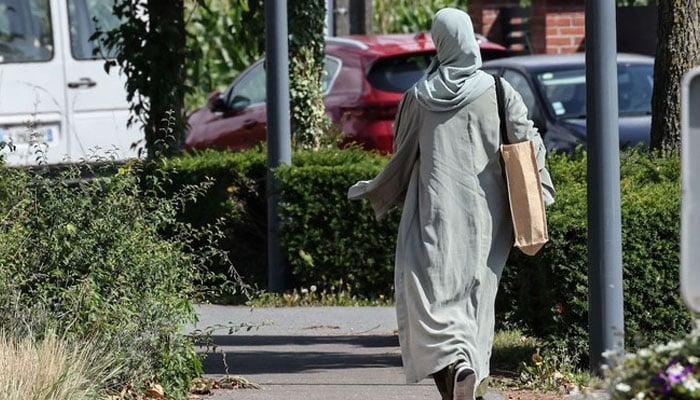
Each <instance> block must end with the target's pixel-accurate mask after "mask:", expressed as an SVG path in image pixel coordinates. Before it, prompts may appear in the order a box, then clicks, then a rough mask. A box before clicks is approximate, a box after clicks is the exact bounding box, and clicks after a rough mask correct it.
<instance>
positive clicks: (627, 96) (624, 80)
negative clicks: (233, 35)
mask: <svg viewBox="0 0 700 400" xmlns="http://www.w3.org/2000/svg"><path fill="white" fill-rule="evenodd" d="M483 70H484V71H486V72H490V73H492V74H496V75H500V76H502V77H503V78H505V79H506V80H507V81H508V82H509V83H510V84H511V85H513V87H514V88H515V89H516V90H517V91H518V92H519V93H520V94H521V95H522V97H523V100H524V101H525V104H526V105H527V107H528V111H529V117H530V119H532V120H533V121H534V122H535V125H536V126H537V128H538V129H539V131H540V133H541V134H542V137H543V139H544V142H545V145H546V146H547V149H548V150H549V151H565V152H571V151H572V150H573V149H574V148H576V147H577V146H579V145H585V142H586V70H585V54H584V53H575V54H560V55H529V56H515V57H509V58H504V59H500V60H494V61H489V62H485V63H484V65H483ZM617 80H618V104H619V132H620V147H628V146H637V145H644V146H647V147H648V146H649V140H650V131H651V94H652V88H653V84H654V59H653V58H652V57H648V56H642V55H634V54H618V57H617Z"/></svg>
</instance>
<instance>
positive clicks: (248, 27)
mask: <svg viewBox="0 0 700 400" xmlns="http://www.w3.org/2000/svg"><path fill="white" fill-rule="evenodd" d="M263 14H264V13H263V3H262V0H186V1H185V26H186V29H187V59H186V66H187V89H188V93H187V97H186V101H185V104H186V106H187V108H188V109H191V108H194V107H196V106H201V105H202V104H204V103H205V102H206V98H207V95H208V94H210V93H211V92H214V91H217V90H223V89H224V88H225V87H226V86H227V85H228V84H230V83H231V81H232V80H233V78H235V77H236V76H237V75H238V74H239V73H240V72H241V71H243V70H244V69H245V68H246V67H248V66H249V65H250V64H252V63H253V61H255V60H256V59H258V58H259V57H260V56H261V54H262V51H263V50H264V48H265V40H264V39H265V35H264V34H263V32H264V31H265V17H264V15H263Z"/></svg>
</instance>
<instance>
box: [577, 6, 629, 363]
mask: <svg viewBox="0 0 700 400" xmlns="http://www.w3.org/2000/svg"><path fill="white" fill-rule="evenodd" d="M615 12H616V10H615V2H614V1H610V0H587V1H586V98H587V100H586V110H587V112H586V114H587V116H586V118H587V122H586V136H587V146H588V277H589V278H588V279H589V286H590V298H589V317H588V318H589V319H588V323H589V333H590V341H591V342H590V358H591V360H590V367H591V371H592V372H595V373H598V374H600V373H601V372H602V371H601V366H602V364H605V363H607V361H608V360H606V359H605V357H603V352H604V351H609V350H610V351H615V352H622V351H624V314H623V294H622V231H621V226H622V223H621V216H620V150H619V148H620V147H619V146H620V145H619V142H620V140H619V131H618V121H617V118H618V103H617V62H616V59H617V51H616V48H615V47H616V43H617V40H616V22H615Z"/></svg>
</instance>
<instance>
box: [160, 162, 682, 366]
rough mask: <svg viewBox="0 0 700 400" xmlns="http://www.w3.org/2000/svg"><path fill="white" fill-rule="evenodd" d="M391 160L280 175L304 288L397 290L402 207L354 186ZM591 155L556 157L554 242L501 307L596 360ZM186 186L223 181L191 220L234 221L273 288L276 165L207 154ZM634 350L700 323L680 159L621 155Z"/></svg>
mask: <svg viewBox="0 0 700 400" xmlns="http://www.w3.org/2000/svg"><path fill="white" fill-rule="evenodd" d="M385 161H386V158H385V157H381V156H378V155H375V154H371V153H366V152H362V151H359V150H343V151H341V150H324V151H319V152H311V153H310V152H301V153H296V154H295V155H294V158H293V167H284V168H281V169H279V170H278V171H277V174H278V176H279V178H280V180H281V185H282V192H281V193H282V211H281V217H282V221H283V231H282V241H283V246H284V249H285V251H286V254H287V258H288V262H289V265H290V266H291V268H292V270H293V273H294V279H295V282H294V284H295V286H296V287H298V288H299V287H306V288H308V287H310V286H311V285H315V286H317V287H318V288H319V289H329V290H330V289H331V288H336V289H337V288H343V289H345V290H348V289H349V290H351V291H352V292H353V294H355V295H358V296H364V297H368V298H378V297H379V296H380V295H387V294H391V293H392V291H393V259H394V249H395V237H396V232H397V229H398V221H399V217H400V213H399V210H398V209H396V210H394V211H392V212H391V213H390V215H389V216H388V217H387V218H386V219H385V220H382V221H381V222H376V221H375V220H374V215H373V213H372V211H371V208H370V207H369V204H368V202H366V201H363V202H356V201H348V200H347V199H346V193H347V189H348V187H349V186H350V185H351V184H352V183H354V182H355V181H357V180H360V179H369V178H371V177H373V176H374V175H375V174H376V172H377V171H379V169H380V168H381V167H382V165H383V164H384V162H385ZM586 161H587V160H586V157H585V154H580V155H577V156H575V157H573V158H571V159H570V158H567V157H564V156H552V157H550V158H549V161H548V162H549V167H550V171H551V173H552V176H553V180H554V183H555V186H556V188H557V192H558V196H557V200H556V202H555V204H554V205H553V206H551V207H550V208H549V210H548V219H549V228H550V235H551V241H550V243H548V244H547V245H546V246H545V247H544V249H543V250H542V251H541V252H540V253H539V254H538V255H537V256H535V257H528V256H524V255H522V254H521V253H519V252H518V251H516V250H514V251H513V252H512V253H511V257H510V258H509V260H508V265H507V268H506V270H505V272H504V275H503V278H502V282H501V287H500V291H499V296H498V299H497V313H498V316H499V318H498V320H499V324H500V325H501V326H505V327H507V326H518V327H521V328H525V329H526V330H527V331H528V332H530V333H532V334H535V335H537V336H539V337H544V338H549V339H550V340H552V341H554V342H557V341H558V342H560V343H561V344H562V345H565V346H567V347H568V348H570V349H571V350H574V351H575V352H576V353H577V354H580V355H582V356H583V357H584V359H585V355H586V353H587V351H588V345H587V343H588V312H587V310H588V277H587V274H588V256H587V212H586V208H587V203H586ZM168 168H169V171H170V172H169V173H167V174H168V175H170V176H171V177H172V180H173V182H174V187H176V186H177V185H178V184H179V183H181V182H188V183H193V182H197V181H199V180H201V179H203V177H205V176H210V177H213V178H214V180H215V185H214V186H213V187H212V188H211V190H210V194H209V202H207V203H204V204H199V205H197V206H196V207H191V208H190V209H189V211H188V215H189V218H190V220H193V219H196V218H194V217H193V216H194V215H197V216H198V217H197V218H201V219H202V221H207V220H212V219H215V218H218V217H224V218H226V219H227V224H226V225H227V226H229V227H230V229H229V230H228V231H227V232H228V234H229V237H228V239H227V240H226V244H225V246H226V249H227V250H229V251H230V255H231V258H232V260H233V264H234V265H235V266H237V267H238V268H239V270H242V271H244V275H246V276H249V277H257V279H258V280H257V282H258V283H261V286H262V287H264V286H265V285H264V282H265V281H264V276H265V263H264V261H265V254H266V247H265V226H266V221H265V219H266V214H265V212H264V210H265V201H264V199H265V195H264V187H265V185H264V174H265V172H264V171H265V168H266V167H265V155H264V154H263V153H261V152H260V151H249V152H244V153H235V154H234V153H219V152H206V153H202V154H197V155H190V156H186V157H183V158H181V159H177V160H172V162H170V163H169V166H168ZM621 175H622V180H621V192H622V204H621V205H622V210H621V211H622V223H623V232H622V234H623V264H624V285H625V287H624V289H625V322H626V338H625V339H626V344H627V345H628V346H629V347H631V348H635V347H638V346H642V345H646V344H648V343H651V342H656V341H662V340H664V339H667V338H670V337H672V336H674V335H676V334H677V333H678V332H686V331H687V330H688V329H689V326H690V319H691V316H690V314H689V312H688V311H687V310H686V307H685V306H684V305H683V303H682V301H681V299H680V296H679V279H678V278H679V274H678V267H679V258H678V255H679V224H680V223H679V211H680V179H679V177H680V167H679V160H678V158H677V157H671V158H662V157H658V156H655V155H649V154H645V153H638V152H634V151H631V152H627V153H623V155H622V157H621Z"/></svg>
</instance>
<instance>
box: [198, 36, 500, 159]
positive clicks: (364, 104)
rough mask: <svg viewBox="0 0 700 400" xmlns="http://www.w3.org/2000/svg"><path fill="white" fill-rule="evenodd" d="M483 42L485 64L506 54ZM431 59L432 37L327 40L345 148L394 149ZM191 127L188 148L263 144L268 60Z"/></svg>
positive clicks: (326, 82) (214, 99) (330, 93)
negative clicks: (400, 122)
mask: <svg viewBox="0 0 700 400" xmlns="http://www.w3.org/2000/svg"><path fill="white" fill-rule="evenodd" d="M478 39H479V44H480V48H481V51H482V57H483V58H484V59H485V60H488V59H495V58H499V57H505V56H507V55H508V53H507V50H506V49H505V48H504V47H503V46H501V45H498V44H496V43H493V42H489V41H488V40H486V39H485V38H484V37H482V36H478ZM434 55H435V46H434V44H433V41H432V39H431V38H430V35H429V34H427V33H419V34H391V35H368V36H356V35H355V36H347V37H329V38H327V39H326V58H325V65H324V73H323V78H322V83H321V84H322V90H323V93H324V98H325V105H326V112H327V113H328V115H329V117H330V119H331V120H332V121H333V123H334V124H336V125H337V126H338V127H339V128H340V130H341V131H342V132H343V134H344V139H343V143H342V144H348V143H351V142H354V143H358V144H360V145H362V146H363V147H364V148H366V149H371V150H377V151H380V152H382V153H388V152H391V150H392V146H393V123H394V117H395V115H396V111H397V107H398V102H399V100H400V99H401V96H402V94H403V93H404V92H405V91H406V90H407V89H408V88H410V87H411V86H412V85H413V84H414V83H415V82H416V81H418V79H419V78H420V77H421V76H422V75H423V73H424V70H425V69H426V68H427V66H428V65H429V63H430V61H431V60H432V57H433V56H434ZM188 122H189V125H190V129H189V131H188V134H187V138H186V145H187V147H188V148H194V149H204V148H212V147H213V148H228V149H232V150H241V149H245V148H248V147H250V146H252V145H254V144H256V143H259V142H260V141H263V140H265V138H266V115H265V70H264V65H263V60H259V61H257V62H256V63H254V64H253V65H252V66H250V67H249V68H247V69H246V70H245V71H243V72H242V73H241V74H240V75H239V76H238V77H237V78H236V79H235V80H234V81H233V83H232V84H231V85H230V86H229V87H228V89H227V90H226V91H225V92H224V93H223V94H222V93H214V94H212V95H211V97H210V99H209V101H208V103H207V105H206V106H204V107H202V108H200V109H198V110H195V111H194V112H192V113H191V114H190V115H189V118H188Z"/></svg>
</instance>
